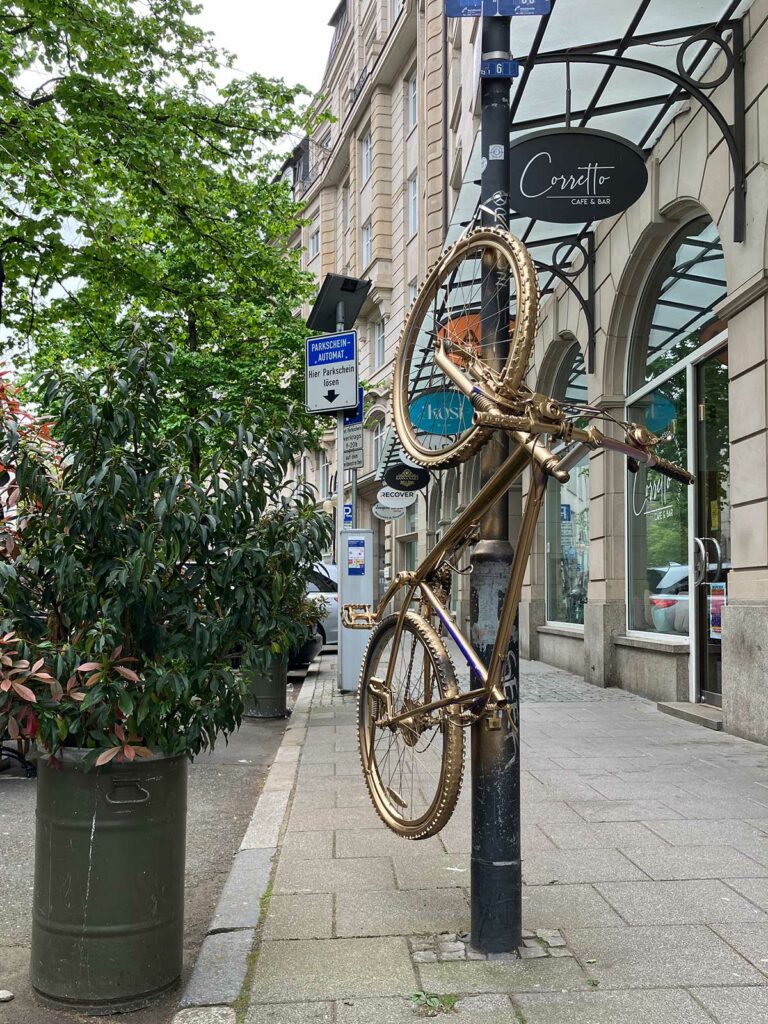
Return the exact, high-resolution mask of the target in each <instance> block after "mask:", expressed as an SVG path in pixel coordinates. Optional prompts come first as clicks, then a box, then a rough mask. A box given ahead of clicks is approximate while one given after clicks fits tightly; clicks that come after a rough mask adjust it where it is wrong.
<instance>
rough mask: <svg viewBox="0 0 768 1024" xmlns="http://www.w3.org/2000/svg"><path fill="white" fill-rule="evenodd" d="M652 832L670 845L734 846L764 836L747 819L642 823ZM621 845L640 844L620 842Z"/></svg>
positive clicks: (763, 837) (763, 833)
mask: <svg viewBox="0 0 768 1024" xmlns="http://www.w3.org/2000/svg"><path fill="white" fill-rule="evenodd" d="M645 824H646V827H647V828H648V829H652V830H653V833H654V834H655V835H658V836H660V837H661V838H662V839H664V840H665V841H666V842H667V843H671V844H672V845H673V846H718V845H722V846H733V845H734V843H736V842H741V841H748V840H751V839H765V838H766V834H765V832H763V831H762V830H761V829H760V828H758V827H757V825H755V824H751V823H750V822H747V821H734V820H733V819H730V820H728V821H722V820H717V819H714V820H712V819H710V820H708V821H682V820H681V821H648V822H646V823H645ZM619 845H621V846H624V847H628V846H631V845H637V846H639V845H641V844H640V843H636V844H632V843H629V842H627V843H621V844H619Z"/></svg>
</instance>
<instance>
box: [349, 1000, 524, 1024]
mask: <svg viewBox="0 0 768 1024" xmlns="http://www.w3.org/2000/svg"><path fill="white" fill-rule="evenodd" d="M443 994H444V993H443ZM424 1019H426V1018H424V1017H422V1016H421V1014H419V1013H416V1012H415V1011H414V1008H413V1005H412V1004H411V1001H410V999H406V998H401V999H348V1000H346V1001H344V1000H342V1001H340V1002H338V1003H337V1004H336V1024H414V1022H416V1021H419V1020H424ZM437 1020H438V1021H440V1020H444V1021H445V1022H446V1024H449V1022H450V1021H453V1020H455V1021H461V1020H464V1021H467V1024H518V1018H517V1017H516V1015H515V1011H514V1008H513V1007H512V1003H511V1002H510V1000H509V999H508V998H507V997H506V996H498V995H486V996H467V997H466V998H464V999H461V1000H459V1002H458V1003H457V1004H456V1008H455V1010H454V1011H453V1012H452V1013H449V1014H448V1015H447V1016H442V1015H441V1016H440V1017H438V1018H437Z"/></svg>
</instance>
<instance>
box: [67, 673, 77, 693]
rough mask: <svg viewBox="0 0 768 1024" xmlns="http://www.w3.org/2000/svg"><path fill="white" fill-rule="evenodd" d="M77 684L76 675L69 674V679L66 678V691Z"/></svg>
mask: <svg viewBox="0 0 768 1024" xmlns="http://www.w3.org/2000/svg"><path fill="white" fill-rule="evenodd" d="M79 685H80V680H79V679H78V678H77V676H70V677H69V679H68V680H67V693H69V691H70V690H73V689H74V688H75V687H76V686H79Z"/></svg>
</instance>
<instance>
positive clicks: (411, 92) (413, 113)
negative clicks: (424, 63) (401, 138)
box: [405, 68, 419, 135]
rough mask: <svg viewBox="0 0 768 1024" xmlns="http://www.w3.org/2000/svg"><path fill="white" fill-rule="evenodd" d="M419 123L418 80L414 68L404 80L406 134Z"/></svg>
mask: <svg viewBox="0 0 768 1024" xmlns="http://www.w3.org/2000/svg"><path fill="white" fill-rule="evenodd" d="M418 123H419V80H418V77H417V72H416V68H414V69H413V71H412V72H411V74H410V75H409V76H408V78H407V79H406V80H405V130H406V134H407V135H410V133H411V132H412V131H413V130H414V128H416V126H417V125H418Z"/></svg>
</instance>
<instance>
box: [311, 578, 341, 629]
mask: <svg viewBox="0 0 768 1024" xmlns="http://www.w3.org/2000/svg"><path fill="white" fill-rule="evenodd" d="M338 581H339V570H338V568H337V566H335V565H331V564H330V563H329V562H318V563H317V564H316V565H315V567H314V570H313V571H312V574H311V575H310V578H309V584H308V586H307V595H310V594H320V596H321V597H323V598H324V599H325V602H326V604H327V606H328V610H327V612H326V614H325V617H324V618H323V619H322V621H321V622H319V623H318V627H317V628H318V631H319V633H320V635H321V637H322V639H323V646H325V645H326V644H333V645H335V644H338V642H339V583H338Z"/></svg>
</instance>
